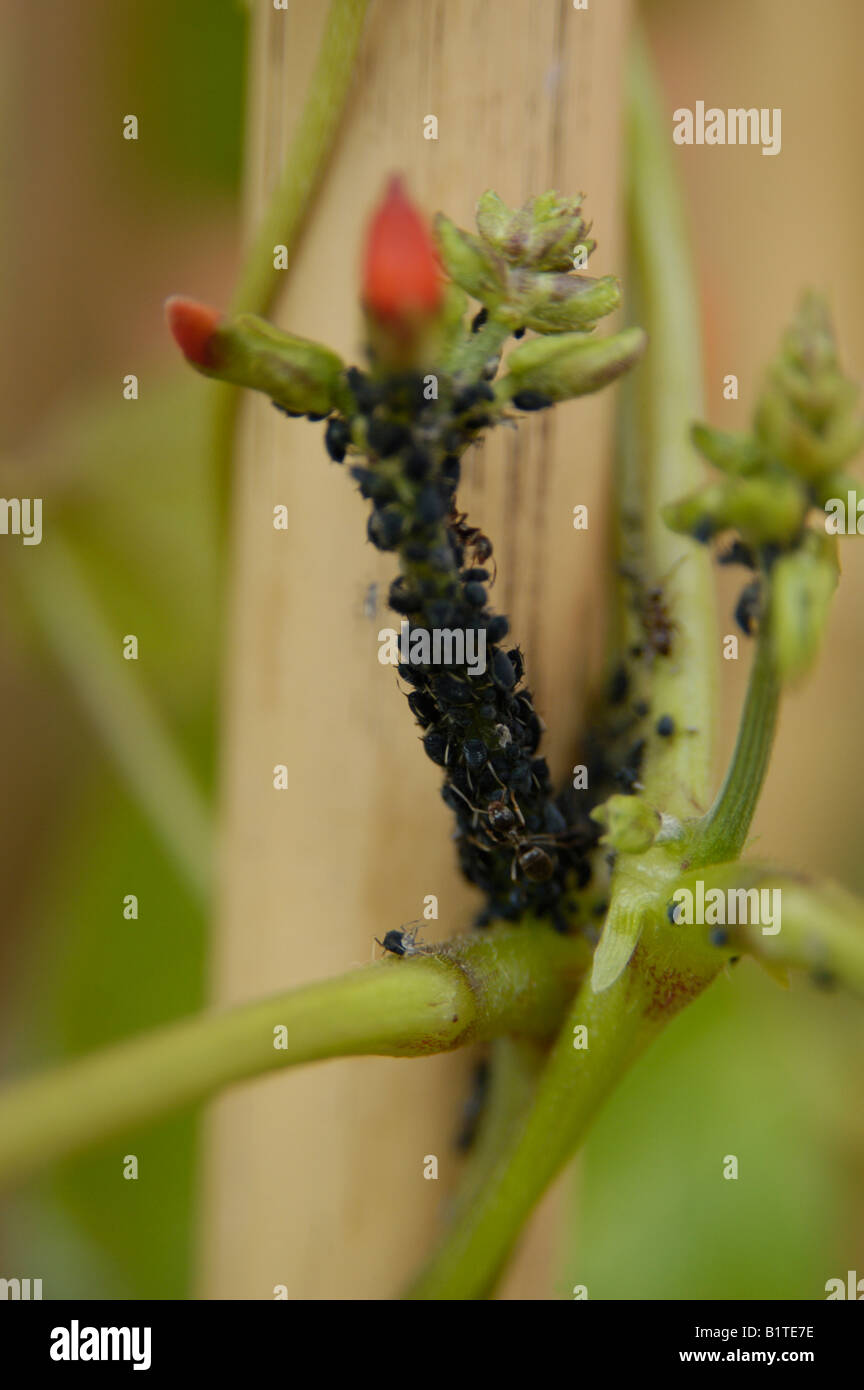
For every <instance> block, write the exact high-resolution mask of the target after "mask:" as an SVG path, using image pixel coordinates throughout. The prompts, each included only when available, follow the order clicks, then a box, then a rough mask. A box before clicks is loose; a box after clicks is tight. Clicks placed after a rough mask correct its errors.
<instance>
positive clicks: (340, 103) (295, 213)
mask: <svg viewBox="0 0 864 1390" xmlns="http://www.w3.org/2000/svg"><path fill="white" fill-rule="evenodd" d="M368 5H369V0H332V3H331V5H330V8H329V10H328V12H327V19H326V21H325V24H324V31H323V34H322V37H321V44H320V47H319V49H318V58H317V61H316V63H315V68H314V70H313V72H312V73H311V75H310V79H309V91H308V95H307V97H306V102H305V105H304V107H303V110H302V112H301V114H300V119H299V121H298V122H297V126H296V129H295V131H294V135H293V139H292V141H291V148H290V149H289V151H288V154H287V156H286V159H285V165H284V169H283V172H282V177H281V178H280V180H279V183H278V184H277V186H276V189H275V190H274V192H273V195H272V197H271V199H270V202H269V204H268V206H267V208H266V210H265V212H264V215H263V217H262V218H261V221H260V223H259V225H258V227H257V228H256V230H255V235H254V240H253V242H252V245H251V246H250V248H249V251H248V253H247V255H246V257H245V259H244V263H243V267H242V269H241V272H240V278H239V280H238V282H237V288H236V290H235V293H234V297H233V300H232V306H231V307H232V311H233V312H234V313H241V312H245V313H252V314H262V315H263V314H266V313H267V310H268V309H269V308H270V307H271V306H272V304H273V301H274V299H275V298H276V294H277V292H278V291H279V290H280V289H281V288H282V287H283V286H284V284H285V282H286V276H287V272H286V270H285V269H280V270H277V269H276V267H275V266H274V263H273V262H274V247H276V246H284V247H286V249H287V260H288V263H289V266H290V264H291V263H292V262H293V258H294V254H295V252H296V250H297V246H298V244H299V241H300V236H301V233H302V231H303V228H304V226H305V225H306V223H307V222H308V219H309V216H310V214H311V211H312V208H313V205H314V198H315V194H316V192H317V191H318V188H319V187H320V184H321V180H322V178H323V175H324V171H325V169H326V167H327V161H328V159H329V158H330V155H331V154H332V151H333V148H334V146H335V143H336V136H337V134H338V131H339V126H340V124H341V121H342V117H343V115H344V112H345V108H346V106H347V103H348V96H349V93H350V91H351V80H352V77H353V74H354V68H355V65H356V60H357V52H358V49H359V47H360V40H361V37H362V34H363V26H364V23H365V19H366V11H367V9H368ZM253 80H254V74H253ZM239 401H240V393H239V391H238V389H237V388H236V387H234V386H226V385H224V384H223V383H221V382H219V383H218V384H214V387H213V408H212V438H213V454H214V461H215V476H216V479H217V488H218V492H219V496H220V499H221V505H222V507H223V509H224V512H225V513H226V514H227V509H228V506H229V504H230V493H231V459H232V456H233V449H234V433H235V428H236V422H237V412H238V409H239Z"/></svg>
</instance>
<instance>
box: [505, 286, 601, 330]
mask: <svg viewBox="0 0 864 1390" xmlns="http://www.w3.org/2000/svg"><path fill="white" fill-rule="evenodd" d="M526 279H527V280H528V283H527V284H526V286H525V292H524V293H523V294H520V293H519V291H518V289H517V290H516V293H515V295H514V300H515V304H516V306H517V317H518V318H519V320H520V322H521V324H522V325H523V327H525V328H530V329H532V330H533V331H534V332H535V333H566V332H571V331H574V330H579V329H581V330H583V331H584V330H587V329H591V328H593V327H594V325H595V324H596V323H597V321H598V319H601V318H603V317H604V316H605V315H606V314H611V313H612V311H613V310H614V309H617V308H618V307H619V305H620V303H621V286H620V284H619V282H618V280H617V279H616V278H615V276H614V275H604V276H603V277H602V278H601V279H599V280H594V279H591V277H590V276H587V275H562V274H554V273H553V272H551V271H545V272H543V273H541V274H536V275H531V276H530V277H526Z"/></svg>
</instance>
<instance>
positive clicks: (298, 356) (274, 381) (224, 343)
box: [197, 314, 343, 415]
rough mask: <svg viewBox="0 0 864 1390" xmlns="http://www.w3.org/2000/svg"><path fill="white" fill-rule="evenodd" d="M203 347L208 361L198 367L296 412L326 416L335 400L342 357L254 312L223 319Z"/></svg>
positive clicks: (205, 372)
mask: <svg viewBox="0 0 864 1390" xmlns="http://www.w3.org/2000/svg"><path fill="white" fill-rule="evenodd" d="M209 350H210V357H211V362H212V365H211V366H209V367H206V368H205V367H198V368H197V370H198V371H201V372H203V374H204V375H205V376H211V377H217V378H218V379H219V380H220V381H230V382H232V383H233V384H234V385H235V386H247V387H249V388H250V390H252V391H261V392H263V393H264V395H266V396H269V397H270V398H271V400H273V401H275V402H276V404H277V405H281V406H284V408H285V409H286V410H290V411H293V412H294V413H296V414H298V415H306V414H310V415H327V414H329V412H330V411H331V410H333V409H334V408H335V407H336V405H337V404H338V402H339V399H340V394H341V393H340V381H339V378H340V373H341V372H342V369H343V363H342V359H341V358H340V357H338V356H337V355H336V353H335V352H331V351H330V349H329V348H325V347H322V346H321V345H320V343H313V342H311V341H310V340H309V339H308V338H299V337H297V336H296V335H295V334H293V333H285V332H283V331H282V330H281V329H279V328H274V326H273V325H272V324H271V323H268V322H267V321H266V319H261V318H258V317H257V315H255V314H238V315H237V316H236V317H235V318H228V319H224V320H223V321H222V322H221V323H220V324H219V325H218V326H217V328H216V329H215V330H214V333H213V336H212V338H211V340H210V345H209Z"/></svg>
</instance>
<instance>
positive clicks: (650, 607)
mask: <svg viewBox="0 0 864 1390" xmlns="http://www.w3.org/2000/svg"><path fill="white" fill-rule="evenodd" d="M677 564H680V560H679V561H678V562H677ZM676 567H677V566H673V569H674V568H676ZM671 573H672V571H671V570H670V571H669V574H667V575H666V579H665V580H664V581H663V582H662V583H660V584H655V585H652V586H651V587H650V588H649V587H647V586H646V585H644V584H643V583H642V581H641V580H640V578H639V576H638V575H637V574H635V573H634V572H633V571H632V570H629V569H626V568H625V567H624V566H623V565H622V566H621V574H623V575H624V578H625V579H629V580H630V581H631V583H632V584H633V585H634V586H635V589H636V598H635V608H636V612H637V614H638V616H639V621H640V623H641V624H642V630H643V632H644V633H645V639H646V648H647V650H648V652H649V653H650V655H651V656H669V655H670V654H671V651H672V638H673V635H674V633H675V632H676V631H677V629H678V624H677V623H676V622H675V621H674V620H673V619H672V618H670V616H669V612H668V609H667V607H666V602H665V600H664V597H663V588H664V585H665V583H666V582H667V581H668V579H669V576H670V575H671ZM634 655H635V652H634Z"/></svg>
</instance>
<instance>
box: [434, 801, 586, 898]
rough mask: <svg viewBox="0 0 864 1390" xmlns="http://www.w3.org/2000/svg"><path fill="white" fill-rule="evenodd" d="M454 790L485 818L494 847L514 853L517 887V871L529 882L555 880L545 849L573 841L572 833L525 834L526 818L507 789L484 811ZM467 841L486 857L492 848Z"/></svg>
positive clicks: (512, 873) (513, 875)
mask: <svg viewBox="0 0 864 1390" xmlns="http://www.w3.org/2000/svg"><path fill="white" fill-rule="evenodd" d="M453 790H454V791H455V792H457V793H458V795H459V796H461V797H462V800H463V801H464V802H465V804H466V806H468V807H469V809H470V810H472V811H474V812H475V814H476V815H478V816H485V817H486V832H487V834H488V836H489V839H490V840H491V841H492V842H493V845H495V844H502V845H509V847H510V848H511V849H512V850H513V861H512V863H511V865H510V877H511V878H512V879H513V881H514V883H515V881H516V871H517V869H521V871H522V873H523V874H524V875H525V877H526V878H527V879H530V881H531V882H532V883H545V882H546V881H547V880H548V879H550V878H551V877H552V875H553V874H554V873H555V859H554V856H553V855H551V854H548V853H547V851H546V850H545V849H543V848H542V846H543V845H556V844H562V843H566V841H567V838H568V837H569V838H570V839H571V841H572V838H573V837H572V832H571V831H567V830H564V831H561V832H559V833H558V834H546V835H534V834H531V833H530V832H527V833H526V831H525V817H524V816H523V815H522V812H521V810H520V809H519V803H518V801H517V800H516V798H515V796H514V795H513V793H512V791H507V790H506V789H505V791H504V793H503V795H501V796H497V797H495V798H493V800H492V801H490V802H489V804H488V806H487V807H486V809H485V811H484V810H482V809H481V808H480V807H479V806H472V805H471V802H470V801H469V800H468V798H467V797H466V796H463V795H462V793H461V792H460V791H459V788H458V787H454V788H453ZM508 796H509V798H510V802H511V804H510V805H509V806H508V804H507V800H506V798H507V797H508ZM466 838H467V839H468V840H469V841H470V843H471V844H472V845H477V847H478V848H479V849H482V850H486V852H487V853H488V852H489V851H490V849H491V848H492V847H493V846H492V845H489V844H488V843H485V842H484V841H483V840H477V839H474V838H473V836H471V835H469V836H467V837H466Z"/></svg>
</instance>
